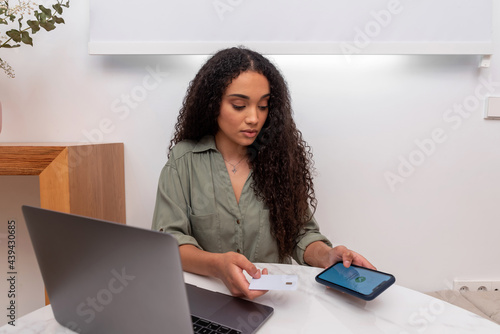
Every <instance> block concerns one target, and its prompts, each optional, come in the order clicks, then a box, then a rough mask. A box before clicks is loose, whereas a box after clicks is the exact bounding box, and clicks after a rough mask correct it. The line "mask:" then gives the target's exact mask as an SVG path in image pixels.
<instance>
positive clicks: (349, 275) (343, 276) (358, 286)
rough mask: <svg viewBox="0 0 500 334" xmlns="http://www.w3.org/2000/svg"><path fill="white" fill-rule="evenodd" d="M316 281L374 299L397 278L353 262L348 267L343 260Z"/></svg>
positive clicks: (320, 275)
mask: <svg viewBox="0 0 500 334" xmlns="http://www.w3.org/2000/svg"><path fill="white" fill-rule="evenodd" d="M316 281H317V282H318V283H321V284H324V285H326V286H329V287H331V288H333V289H337V290H339V291H342V292H345V293H348V294H350V295H353V296H355V297H358V298H361V299H364V300H373V299H375V297H377V296H378V295H380V294H381V293H382V292H383V291H385V290H386V289H387V288H388V287H390V286H391V285H392V284H394V282H395V281H396V278H395V277H394V276H393V275H391V274H387V273H383V272H381V271H377V270H373V269H368V268H364V267H360V266H356V265H353V264H352V265H351V266H350V267H349V268H346V267H344V264H343V263H342V262H337V263H335V264H334V265H333V266H331V267H329V268H327V269H325V270H324V271H323V272H321V273H320V274H318V276H316Z"/></svg>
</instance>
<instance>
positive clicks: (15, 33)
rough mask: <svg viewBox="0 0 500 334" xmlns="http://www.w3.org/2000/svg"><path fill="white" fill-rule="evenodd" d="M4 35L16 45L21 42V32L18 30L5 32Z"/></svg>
mask: <svg viewBox="0 0 500 334" xmlns="http://www.w3.org/2000/svg"><path fill="white" fill-rule="evenodd" d="M5 34H7V36H9V37H10V38H12V40H13V41H14V42H16V43H19V42H20V41H21V32H20V31H19V30H15V29H12V30H9V31H7V32H6V33H5Z"/></svg>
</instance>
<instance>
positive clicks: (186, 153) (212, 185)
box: [152, 136, 331, 264]
mask: <svg viewBox="0 0 500 334" xmlns="http://www.w3.org/2000/svg"><path fill="white" fill-rule="evenodd" d="M251 184H252V173H250V175H249V177H248V179H247V180H246V182H245V185H244V187H243V191H242V193H241V197H240V201H239V203H238V202H237V201H236V197H235V195H234V191H233V187H232V185H231V180H230V178H229V174H228V171H227V169H226V165H225V163H224V159H223V158H222V155H221V154H220V152H219V151H218V150H217V148H216V146H215V140H214V137H213V136H206V137H204V138H202V139H201V140H200V141H199V142H193V141H183V142H180V143H178V144H177V145H175V147H174V148H173V149H172V151H171V152H170V158H169V160H168V162H167V164H166V165H165V167H164V168H163V170H162V172H161V176H160V181H159V185H158V194H157V199H156V207H155V212H154V217H153V227H152V228H153V230H157V231H163V232H166V233H170V234H172V235H173V236H174V237H175V238H176V239H177V241H178V242H179V245H183V244H192V245H194V246H196V247H198V248H200V249H202V250H205V251H208V252H213V253H225V252H229V251H233V252H238V253H241V254H243V255H245V256H246V257H247V258H248V259H249V260H250V261H251V262H278V261H279V257H278V246H277V242H276V240H275V239H274V237H273V236H272V235H271V225H270V221H269V210H268V209H267V208H266V207H265V205H264V203H263V202H262V201H261V200H259V199H258V198H257V196H256V195H255V193H254V191H253V190H252V188H251ZM318 240H321V241H323V242H325V243H327V244H328V245H331V244H330V242H329V241H328V239H327V238H326V237H325V236H323V235H322V234H321V233H320V232H319V228H318V225H317V224H316V221H315V220H314V218H312V219H311V221H309V222H308V223H307V224H306V226H305V227H304V233H303V234H302V235H301V236H300V237H299V238H298V240H297V245H296V247H295V249H294V252H293V258H294V259H295V261H297V262H298V263H299V264H304V251H305V249H306V247H307V246H308V245H309V244H310V243H312V242H314V241H318ZM286 262H287V263H291V260H290V259H287V261H286Z"/></svg>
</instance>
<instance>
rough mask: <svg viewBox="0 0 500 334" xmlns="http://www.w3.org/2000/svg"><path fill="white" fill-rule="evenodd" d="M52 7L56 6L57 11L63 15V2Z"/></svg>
mask: <svg viewBox="0 0 500 334" xmlns="http://www.w3.org/2000/svg"><path fill="white" fill-rule="evenodd" d="M52 8H54V9H55V10H56V12H57V14H59V15H61V14H62V13H63V9H62V7H61V4H58V3H57V4H55V5H52Z"/></svg>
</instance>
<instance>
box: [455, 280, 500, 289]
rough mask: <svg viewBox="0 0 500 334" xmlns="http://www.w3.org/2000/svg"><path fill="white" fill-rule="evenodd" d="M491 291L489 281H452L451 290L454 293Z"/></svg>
mask: <svg viewBox="0 0 500 334" xmlns="http://www.w3.org/2000/svg"><path fill="white" fill-rule="evenodd" d="M499 283H500V282H499ZM491 289H492V284H491V281H472V280H455V281H453V290H455V291H491Z"/></svg>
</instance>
